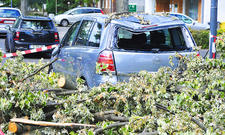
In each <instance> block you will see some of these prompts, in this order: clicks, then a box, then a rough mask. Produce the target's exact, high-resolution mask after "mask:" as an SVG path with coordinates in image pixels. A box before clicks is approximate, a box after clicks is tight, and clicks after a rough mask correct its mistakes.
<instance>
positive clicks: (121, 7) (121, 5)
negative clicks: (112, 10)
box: [116, 0, 129, 12]
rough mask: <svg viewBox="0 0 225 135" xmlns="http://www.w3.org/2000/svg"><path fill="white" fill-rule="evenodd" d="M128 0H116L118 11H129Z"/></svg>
mask: <svg viewBox="0 0 225 135" xmlns="http://www.w3.org/2000/svg"><path fill="white" fill-rule="evenodd" d="M128 3H129V1H128V0H117V1H116V12H128Z"/></svg>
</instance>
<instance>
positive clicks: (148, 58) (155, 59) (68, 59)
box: [50, 13, 196, 87]
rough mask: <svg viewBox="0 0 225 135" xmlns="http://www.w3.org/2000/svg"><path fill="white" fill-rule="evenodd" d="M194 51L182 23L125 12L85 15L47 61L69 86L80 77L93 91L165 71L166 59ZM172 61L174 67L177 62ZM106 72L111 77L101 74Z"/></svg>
mask: <svg viewBox="0 0 225 135" xmlns="http://www.w3.org/2000/svg"><path fill="white" fill-rule="evenodd" d="M195 46H196V44H195V42H194V40H193V38H192V36H191V34H190V32H189V30H188V28H187V27H186V26H185V24H184V23H183V22H182V21H180V20H178V19H175V18H173V17H168V16H162V15H147V14H136V15H134V14H128V13H125V14H122V13H120V14H114V15H112V16H107V15H96V16H85V17H83V18H80V19H79V20H78V21H77V22H75V23H74V24H73V25H72V26H71V27H70V29H69V30H68V32H67V33H66V35H65V36H64V38H63V40H62V42H61V44H60V46H58V47H57V48H55V50H54V51H53V53H52V58H51V59H55V58H56V57H57V58H58V60H57V61H56V62H55V63H53V64H52V65H51V66H50V69H51V70H53V71H54V72H60V73H62V74H63V75H64V76H65V78H66V81H67V83H69V84H71V85H73V86H76V78H77V77H80V78H82V79H84V80H85V82H86V84H87V86H88V87H94V86H98V85H100V84H101V83H105V82H106V81H109V82H111V83H116V82H118V81H127V80H128V79H129V75H130V74H133V73H138V72H140V71H141V70H146V71H149V72H156V71H157V70H158V69H159V68H160V67H163V66H170V64H169V57H170V56H174V55H175V54H176V52H178V53H179V54H181V55H190V54H192V53H194V52H195V51H194V48H195ZM173 62H174V64H175V65H177V64H178V59H174V60H173ZM99 65H100V66H99ZM102 65H103V67H104V65H106V66H105V67H106V68H102ZM99 70H100V73H99V72H97V71H99ZM106 71H107V72H111V73H112V76H109V75H107V74H104V72H106Z"/></svg>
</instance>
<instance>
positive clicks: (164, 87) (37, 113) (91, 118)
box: [0, 56, 225, 135]
mask: <svg viewBox="0 0 225 135" xmlns="http://www.w3.org/2000/svg"><path fill="white" fill-rule="evenodd" d="M179 57H180V56H179ZM41 65H42V63H41V62H40V63H39V64H37V65H36V64H28V63H25V62H23V58H22V57H17V58H15V59H12V60H7V61H6V62H5V63H4V64H2V65H1V68H0V71H1V72H0V73H1V76H0V80H1V82H0V100H1V102H0V108H1V113H0V117H2V118H4V119H3V121H0V123H2V124H1V128H3V127H4V131H5V132H6V131H7V126H6V124H7V122H8V121H9V119H10V118H12V117H23V116H28V117H29V118H30V119H33V120H45V119H46V112H45V109H44V108H45V107H46V106H47V104H48V102H49V101H51V102H53V101H54V102H56V103H58V104H59V105H57V106H56V108H55V109H56V111H55V113H54V114H53V115H52V117H51V121H54V122H63V123H66V122H74V123H85V124H96V125H97V126H98V127H99V128H102V129H103V131H102V132H103V133H104V134H109V135H114V134H139V133H152V132H154V133H155V132H156V133H158V134H174V133H175V134H225V132H224V131H225V112H224V110H225V98H224V97H225V93H224V92H225V79H224V76H225V63H224V62H223V60H222V59H215V60H213V59H206V60H204V59H202V58H201V57H194V56H190V57H180V65H179V66H178V68H176V69H171V68H169V67H162V68H160V69H159V71H158V72H156V73H148V72H146V71H142V72H140V73H139V74H137V75H133V76H132V77H131V78H130V79H129V82H120V83H118V84H116V85H113V84H110V83H106V84H102V85H101V86H99V87H94V88H92V89H91V90H90V91H84V86H83V85H82V81H79V82H80V83H81V85H78V88H77V92H76V93H75V94H73V95H69V96H56V94H55V93H43V92H42V91H37V90H40V89H45V88H56V87H57V86H56V80H57V79H56V78H57V77H58V76H59V75H57V74H55V73H52V74H46V73H45V71H42V72H40V73H38V74H37V75H35V76H33V77H31V78H29V79H27V80H25V82H20V81H19V80H21V79H22V78H23V77H24V76H26V75H27V74H30V73H31V72H34V71H35V69H37V68H39V67H40V66H41ZM78 80H79V79H78ZM111 110H114V113H113V115H114V116H115V117H121V118H127V119H128V120H126V119H125V121H126V122H127V123H126V122H125V123H124V125H122V126H118V127H112V128H108V127H109V126H110V125H112V124H118V123H117V122H115V121H113V120H107V119H103V120H100V119H98V118H97V117H96V113H98V112H102V113H103V112H105V111H111ZM100 114H101V113H100ZM104 129H105V130H104ZM96 132H97V130H96V129H94V128H84V129H76V130H75V129H67V128H66V129H54V128H43V129H38V130H36V131H35V133H37V134H39V133H44V134H62V133H65V134H71V135H76V134H79V135H80V134H88V135H92V134H94V133H96Z"/></svg>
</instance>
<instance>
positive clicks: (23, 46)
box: [14, 42, 58, 53]
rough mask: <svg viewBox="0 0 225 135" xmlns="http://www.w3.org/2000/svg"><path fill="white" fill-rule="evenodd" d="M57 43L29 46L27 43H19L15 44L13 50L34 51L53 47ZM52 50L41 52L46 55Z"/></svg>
mask: <svg viewBox="0 0 225 135" xmlns="http://www.w3.org/2000/svg"><path fill="white" fill-rule="evenodd" d="M55 44H58V43H51V44H49V43H46V44H29V43H21V42H15V44H14V45H15V49H16V50H20V51H25V50H31V49H36V48H40V47H45V46H49V45H55ZM53 49H54V48H52V49H49V50H44V51H41V52H47V53H51V52H52V51H53Z"/></svg>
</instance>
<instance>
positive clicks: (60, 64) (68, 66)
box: [53, 21, 81, 79]
mask: <svg viewBox="0 0 225 135" xmlns="http://www.w3.org/2000/svg"><path fill="white" fill-rule="evenodd" d="M80 22H81V21H78V22H76V23H74V24H73V25H72V26H71V27H70V29H69V30H68V31H67V33H66V35H65V37H64V38H63V40H62V42H61V44H60V52H59V54H58V56H57V57H58V60H57V61H56V62H54V63H53V70H54V71H56V72H60V73H62V74H64V75H65V76H66V77H67V78H69V79H71V78H72V76H73V73H72V71H73V66H72V65H73V61H74V60H73V58H72V57H70V55H71V51H70V49H71V48H72V45H73V42H74V39H75V37H76V34H77V31H78V29H79V26H80Z"/></svg>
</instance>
